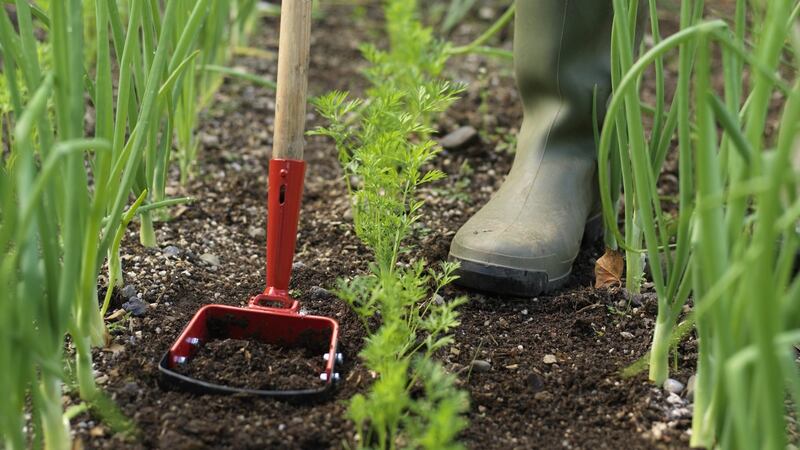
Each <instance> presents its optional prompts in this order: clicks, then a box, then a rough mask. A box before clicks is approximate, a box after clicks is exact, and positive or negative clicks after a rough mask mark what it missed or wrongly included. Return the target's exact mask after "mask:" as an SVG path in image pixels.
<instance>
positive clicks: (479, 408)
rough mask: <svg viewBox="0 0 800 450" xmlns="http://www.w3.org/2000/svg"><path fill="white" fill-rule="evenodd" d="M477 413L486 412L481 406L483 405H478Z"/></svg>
mask: <svg viewBox="0 0 800 450" xmlns="http://www.w3.org/2000/svg"><path fill="white" fill-rule="evenodd" d="M478 412H479V413H485V412H486V407H485V406H483V405H478Z"/></svg>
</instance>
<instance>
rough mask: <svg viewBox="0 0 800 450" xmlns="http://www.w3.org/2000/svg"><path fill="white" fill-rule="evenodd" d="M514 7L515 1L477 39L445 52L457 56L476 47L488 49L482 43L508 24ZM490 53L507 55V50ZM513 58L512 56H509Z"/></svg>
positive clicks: (471, 51) (474, 50)
mask: <svg viewBox="0 0 800 450" xmlns="http://www.w3.org/2000/svg"><path fill="white" fill-rule="evenodd" d="M515 7H516V3H512V4H511V6H509V7H508V9H507V10H506V12H504V13H503V15H502V16H500V18H499V19H497V20H496V21H495V22H494V23H493V24H492V26H490V27H489V28H488V29H487V30H486V31H484V32H483V34H481V35H480V36H478V38H477V39H475V40H474V41H472V42H470V43H469V44H467V45H463V46H460V47H451V48H449V49H447V50H446V53H447V54H448V55H451V56H458V55H465V54H469V53H475V52H476V51H477V50H478V49H483V50H484V52H485V51H486V50H489V48H488V47H485V45H484V44H486V42H488V41H489V39H491V38H492V37H493V36H494V35H495V34H497V33H498V32H500V30H502V29H503V28H505V27H506V26H508V24H509V23H511V19H513V18H514V10H515ZM491 53H493V54H495V55H496V56H503V57H508V56H509V55H508V52H506V51H503V50H491ZM511 58H513V56H511Z"/></svg>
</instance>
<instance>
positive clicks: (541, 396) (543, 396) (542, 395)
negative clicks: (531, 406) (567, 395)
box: [533, 391, 553, 402]
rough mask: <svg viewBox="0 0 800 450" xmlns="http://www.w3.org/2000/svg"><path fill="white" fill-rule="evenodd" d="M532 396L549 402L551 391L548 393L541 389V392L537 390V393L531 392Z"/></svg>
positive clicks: (551, 396) (551, 397)
mask: <svg viewBox="0 0 800 450" xmlns="http://www.w3.org/2000/svg"><path fill="white" fill-rule="evenodd" d="M533 398H535V399H536V400H542V401H545V402H549V401H550V400H552V399H553V394H551V393H549V392H547V391H541V392H537V393H535V394H533Z"/></svg>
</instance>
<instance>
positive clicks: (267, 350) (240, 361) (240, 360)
mask: <svg viewBox="0 0 800 450" xmlns="http://www.w3.org/2000/svg"><path fill="white" fill-rule="evenodd" d="M324 369H325V367H324V364H323V360H322V353H321V352H319V350H318V349H315V348H308V347H286V346H280V345H273V344H266V343H262V342H258V341H253V340H240V339H222V340H215V341H210V342H208V343H206V344H204V345H203V346H202V347H200V349H199V350H198V351H197V353H196V354H195V355H194V356H193V357H192V358H191V359H190V360H189V361H188V363H187V364H185V365H182V366H179V368H178V369H177V372H179V373H181V374H183V375H187V376H190V377H192V378H194V379H196V380H201V381H205V382H210V383H216V384H220V385H223V386H230V387H237V388H248V389H260V390H267V391H289V390H304V389H315V388H318V387H319V374H320V373H321V372H322V371H323V370H324Z"/></svg>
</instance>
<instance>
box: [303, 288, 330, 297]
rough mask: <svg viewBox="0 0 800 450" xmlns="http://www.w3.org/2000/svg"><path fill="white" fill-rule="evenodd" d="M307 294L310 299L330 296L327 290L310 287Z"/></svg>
mask: <svg viewBox="0 0 800 450" xmlns="http://www.w3.org/2000/svg"><path fill="white" fill-rule="evenodd" d="M308 294H309V295H310V296H312V297H328V296H330V295H331V293H330V291H329V290H327V289H325V288H323V287H320V286H311V288H310V289H309V290H308Z"/></svg>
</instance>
